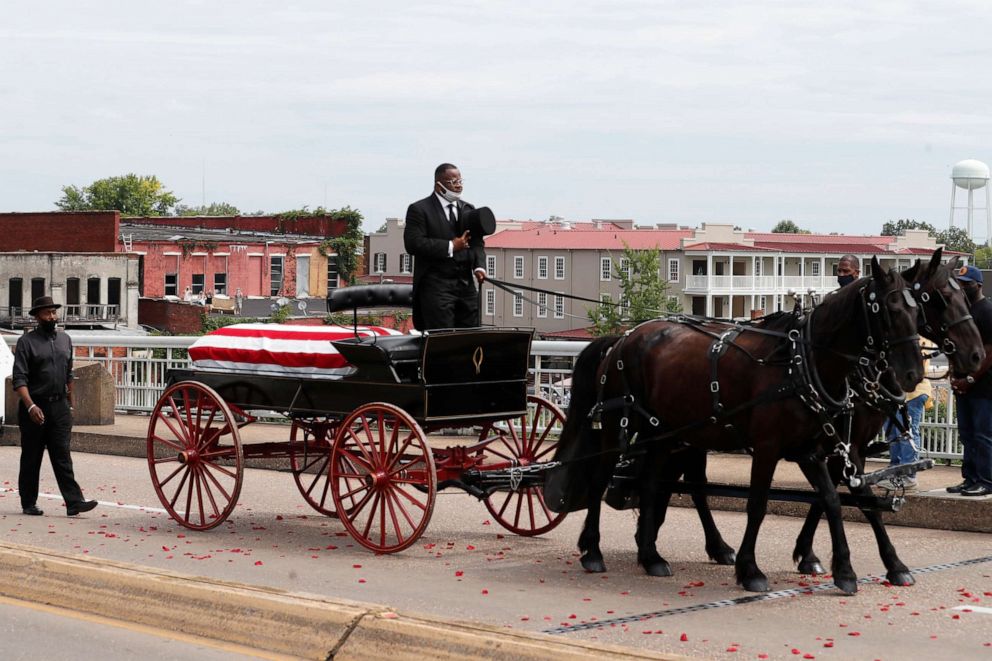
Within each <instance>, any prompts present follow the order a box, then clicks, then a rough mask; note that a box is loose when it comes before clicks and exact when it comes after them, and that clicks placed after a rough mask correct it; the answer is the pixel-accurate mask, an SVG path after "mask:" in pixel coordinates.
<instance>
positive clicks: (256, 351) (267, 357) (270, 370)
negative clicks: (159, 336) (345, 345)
mask: <svg viewBox="0 0 992 661" xmlns="http://www.w3.org/2000/svg"><path fill="white" fill-rule="evenodd" d="M358 334H359V335H360V336H362V337H371V336H373V335H401V334H402V333H400V332H398V331H395V330H392V329H390V328H382V327H380V326H359V327H358ZM351 337H355V328H353V327H344V326H289V325H283V324H235V325H233V326H225V327H223V328H218V329H217V330H215V331H213V332H211V333H208V334H207V335H204V336H203V337H201V338H200V339H198V340H197V341H196V342H194V343H193V344H192V345H191V346H190V348H189V357H190V360H192V361H193V366H194V367H195V368H196V369H206V370H220V371H226V372H249V373H252V374H271V375H273V376H315V377H332V378H333V377H340V376H343V375H345V374H348V373H350V372H351V371H352V368H351V367H350V366H349V365H348V363H346V362H345V360H344V358H343V357H342V356H341V354H339V353H338V352H337V350H336V349H335V348H334V345H332V344H331V341H332V340H345V339H348V338H351Z"/></svg>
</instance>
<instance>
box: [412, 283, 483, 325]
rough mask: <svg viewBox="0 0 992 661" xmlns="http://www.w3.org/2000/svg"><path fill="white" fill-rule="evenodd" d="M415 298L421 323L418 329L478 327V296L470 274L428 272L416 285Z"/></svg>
mask: <svg viewBox="0 0 992 661" xmlns="http://www.w3.org/2000/svg"><path fill="white" fill-rule="evenodd" d="M415 296H416V297H417V300H418V301H419V303H420V313H421V317H423V321H424V328H421V329H420V330H430V329H434V328H474V327H476V326H478V325H479V294H478V291H477V290H476V288H475V276H473V275H472V274H471V273H465V274H464V275H460V276H446V275H442V274H440V273H427V274H425V275H424V277H423V278H421V280H420V282H418V283H417V289H416V291H415Z"/></svg>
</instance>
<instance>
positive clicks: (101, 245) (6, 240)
mask: <svg viewBox="0 0 992 661" xmlns="http://www.w3.org/2000/svg"><path fill="white" fill-rule="evenodd" d="M119 226H120V213H118V212H117V211H81V212H63V211H52V212H46V213H0V252H7V251H15V250H25V251H30V250H37V251H64V252H116V251H117V236H118V233H119Z"/></svg>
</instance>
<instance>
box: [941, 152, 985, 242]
mask: <svg viewBox="0 0 992 661" xmlns="http://www.w3.org/2000/svg"><path fill="white" fill-rule="evenodd" d="M988 184H989V166H987V165H985V163H982V162H981V161H976V160H975V159H972V158H969V159H967V160H964V161H960V162H958V163H955V165H954V167H953V168H952V169H951V223H950V226H951V227H954V215H955V212H956V211H957V210H958V209H967V213H968V225H967V228H968V237H969V238H971V239H972V240H974V239H975V234H974V228H973V220H974V216H975V191H976V190H979V189H982V188H984V189H985V206H984V207H979V211H985V242H987V241H989V240H990V239H992V208H990V205H989V185H988ZM959 188H963V189H964V190H966V191H968V206H966V207H959V206H957V205H956V204H955V199H956V196H957V192H958V189H959Z"/></svg>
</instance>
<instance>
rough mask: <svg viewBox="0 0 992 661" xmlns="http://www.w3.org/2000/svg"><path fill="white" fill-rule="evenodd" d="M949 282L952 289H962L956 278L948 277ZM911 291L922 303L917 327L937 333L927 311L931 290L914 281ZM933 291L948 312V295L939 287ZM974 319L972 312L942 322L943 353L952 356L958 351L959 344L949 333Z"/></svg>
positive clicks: (939, 327) (941, 349)
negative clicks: (923, 289)
mask: <svg viewBox="0 0 992 661" xmlns="http://www.w3.org/2000/svg"><path fill="white" fill-rule="evenodd" d="M947 284H948V286H949V287H950V288H951V289H956V290H957V291H961V285H959V284H958V281H957V280H955V279H954V278H952V277H948V279H947ZM911 291H912V293H913V298H915V299H917V301H919V303H920V305H919V306H918V308H919V312H918V313H917V315H918V316H919V318H920V319H919V322H918V323H917V327H918V328H922V329H923V330H924V331H926V332H927V333H930V334H932V335H937V332H935V330H934V327H933V325H932V324H931V323H930V320H929V319H928V318H927V312H926V309H925V304H926V303H929V302H930V292H925V291H921V286H920V283H919V282H915V283H913V289H912V290H911ZM933 293H934V294H936V295H937V298H938V299H939V300H940V302H941V304H942V305H943V306H944V312H947V310H949V309H950V307H951V304H950V302H949V301H948V300H947V297H946V296H944V293H943V292H941V291H940V289H938V288H937V287H934V288H933ZM941 316H943V313H942V314H941ZM972 319H973V317H972V316H971V314H970V313H968V314H963V315H961V316H960V317H958V318H957V319H954V320H952V321H950V322H948V323H946V324H945V323H941V324H940V326H938V330H939V331H940V334H941V335H943V336H944V340H943V341H942V342H941V347H940V352H941V353H943V354H944V355H947V356H950V355H952V354H953V353H954V352H955V351H957V345H956V344H955V343H954V340H952V339H951V338H950V336H949V335H948V333H949V332H950V330H951V329H952V328H954V327H955V326H957V325H959V324H963V323H966V322H968V321H970V320H972Z"/></svg>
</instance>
